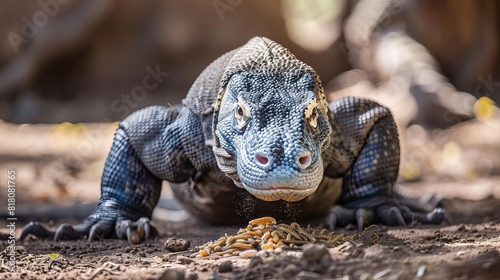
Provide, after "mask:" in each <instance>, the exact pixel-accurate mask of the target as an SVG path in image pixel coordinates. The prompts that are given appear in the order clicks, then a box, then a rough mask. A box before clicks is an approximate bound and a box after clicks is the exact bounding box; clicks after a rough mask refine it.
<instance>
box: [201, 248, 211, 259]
mask: <svg viewBox="0 0 500 280" xmlns="http://www.w3.org/2000/svg"><path fill="white" fill-rule="evenodd" d="M200 255H201V256H202V257H208V256H209V255H210V252H209V251H208V250H207V249H203V250H201V251H200Z"/></svg>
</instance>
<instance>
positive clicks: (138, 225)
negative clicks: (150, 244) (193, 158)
mask: <svg viewBox="0 0 500 280" xmlns="http://www.w3.org/2000/svg"><path fill="white" fill-rule="evenodd" d="M152 228H153V227H152V226H151V225H150V221H149V219H148V218H146V217H142V218H140V219H138V220H137V221H136V222H132V221H131V220H120V221H117V222H116V225H115V232H116V236H117V237H118V238H126V239H127V240H128V242H129V243H130V244H138V243H141V241H142V240H148V239H149V237H150V236H151V231H152V230H151V229H152Z"/></svg>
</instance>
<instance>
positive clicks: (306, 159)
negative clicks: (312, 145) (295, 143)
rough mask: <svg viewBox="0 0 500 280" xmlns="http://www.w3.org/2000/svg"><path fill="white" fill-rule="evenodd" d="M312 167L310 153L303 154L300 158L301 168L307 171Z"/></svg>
mask: <svg viewBox="0 0 500 280" xmlns="http://www.w3.org/2000/svg"><path fill="white" fill-rule="evenodd" d="M309 165H311V154H310V153H309V152H307V153H304V154H302V155H301V156H300V157H299V166H300V168H302V169H305V168H307V167H309Z"/></svg>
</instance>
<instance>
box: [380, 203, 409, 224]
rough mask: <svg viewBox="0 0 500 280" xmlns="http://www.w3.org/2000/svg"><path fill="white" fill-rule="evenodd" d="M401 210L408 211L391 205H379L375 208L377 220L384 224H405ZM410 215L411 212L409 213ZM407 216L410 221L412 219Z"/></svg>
mask: <svg viewBox="0 0 500 280" xmlns="http://www.w3.org/2000/svg"><path fill="white" fill-rule="evenodd" d="M401 210H403V212H408V211H406V209H399V208H398V207H396V206H391V207H379V208H378V209H377V217H378V218H379V220H380V221H381V222H382V223H383V224H386V225H390V226H406V221H405V218H404V217H403V214H402V213H401ZM410 216H411V214H410ZM410 216H407V217H408V218H407V220H408V221H412V220H413V219H412V218H411V217H410Z"/></svg>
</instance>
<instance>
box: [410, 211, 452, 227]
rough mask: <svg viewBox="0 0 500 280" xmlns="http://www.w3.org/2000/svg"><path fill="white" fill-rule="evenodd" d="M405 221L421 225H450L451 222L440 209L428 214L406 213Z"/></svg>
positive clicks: (446, 214)
mask: <svg viewBox="0 0 500 280" xmlns="http://www.w3.org/2000/svg"><path fill="white" fill-rule="evenodd" d="M405 220H407V221H412V222H413V221H416V222H420V223H422V224H435V225H438V224H441V223H443V222H444V223H446V224H452V220H451V218H450V216H449V215H448V213H446V211H445V210H444V209H442V208H435V209H434V210H432V211H429V212H407V213H405Z"/></svg>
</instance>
